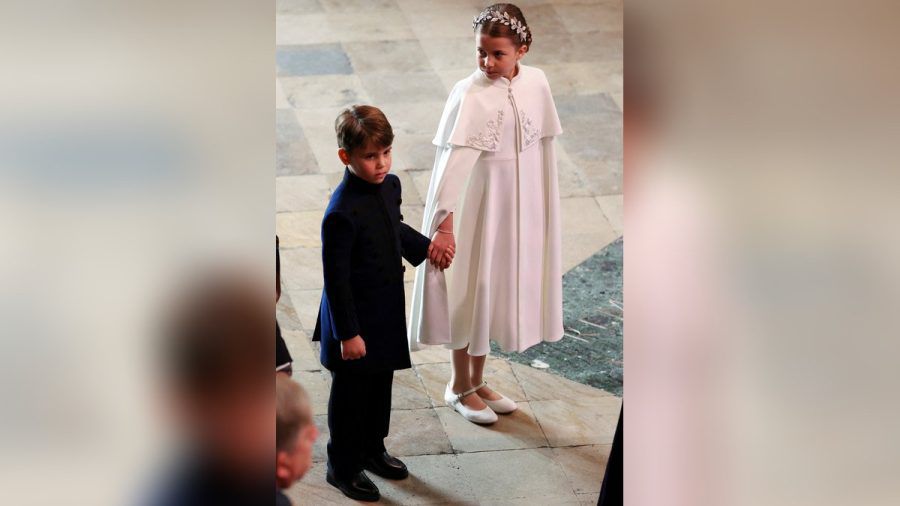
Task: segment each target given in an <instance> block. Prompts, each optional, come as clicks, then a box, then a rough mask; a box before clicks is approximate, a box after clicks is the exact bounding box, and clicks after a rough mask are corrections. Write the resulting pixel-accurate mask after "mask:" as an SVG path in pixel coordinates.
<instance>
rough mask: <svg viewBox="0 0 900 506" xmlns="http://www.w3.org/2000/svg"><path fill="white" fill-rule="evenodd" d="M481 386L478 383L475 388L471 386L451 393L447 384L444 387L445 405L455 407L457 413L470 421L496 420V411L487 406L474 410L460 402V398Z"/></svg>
mask: <svg viewBox="0 0 900 506" xmlns="http://www.w3.org/2000/svg"><path fill="white" fill-rule="evenodd" d="M479 388H481V385H478V386H477V387H475V388H471V389H469V390H466V391H465V392H463V393H461V394H455V393H453V390H452V389H451V388H450V385H447V388H446V389H444V402H446V403H447V406H450V407H451V408H453V409H455V410H456V412H457V413H459V414H461V415H462V416H463V418H465V419H466V420H468V421H470V422H474V423H479V424H485V425H486V424H490V423H494V422H496V421H497V413H494V411H493V410H492V409H491V408H489V407H487V408H484V409H479V410H475V409H472V408H469V407H467V406H466V405H465V404H463V403H462V398H463V397H465V396H467V395H470V394H474V393H475V390H478V389H479Z"/></svg>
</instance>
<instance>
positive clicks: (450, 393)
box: [409, 4, 563, 423]
mask: <svg viewBox="0 0 900 506" xmlns="http://www.w3.org/2000/svg"><path fill="white" fill-rule="evenodd" d="M473 27H474V31H475V49H476V53H477V56H476V61H477V65H478V70H476V71H475V72H473V73H472V74H471V75H470V76H469V77H467V78H465V79H463V80H462V81H460V82H458V83H456V86H454V88H453V91H452V92H451V93H450V98H449V99H448V100H447V104H446V106H445V108H444V113H443V116H442V117H441V122H440V124H439V125H438V130H437V135H436V136H435V138H434V141H433V142H434V144H435V145H436V146H437V155H436V157H435V162H434V169H433V173H432V176H431V184H430V186H429V189H428V198H427V202H426V206H425V219H424V222H423V225H422V229H423V232H425V231H426V230H427V231H428V232H427V234H428V235H430V236H431V237H432V244H433V245H434V248H433V252H432V255H431V256H432V258H431V260H432V262H430V263H427V264H428V265H425V264H423V265H421V266H419V268H418V269H417V271H416V278H415V287H414V292H413V302H412V310H411V313H410V326H409V329H410V330H409V332H410V335H409V337H410V349H412V350H416V349H419V346H418V345H419V344H444V345H446V346H447V347H448V348H449V349H451V350H452V356H451V359H452V365H453V370H452V376H451V378H450V383H449V384H448V385H447V387H446V390H445V394H444V397H445V400H446V402H447V404H448V405H449V406H451V407H453V408H454V409H455V410H456V411H458V412H459V413H460V414H461V415H462V416H464V417H465V418H466V419H468V420H470V421H473V422H476V423H492V422H494V421H496V420H497V415H496V413H509V412H511V411H514V410H515V409H516V403H515V402H513V401H511V400H510V399H508V398H506V397H504V396H503V395H501V394H499V393H497V392H495V391H493V390H491V389H490V388H489V387H488V386H487V383H486V382H484V381H483V378H482V373H483V371H484V364H485V360H486V358H487V354H488V352H489V351H490V341H491V340H492V339H493V340H494V341H496V342H497V343H499V345H500V346H501V347H502V348H503V350H504V351H519V352H521V351H525V350H526V349H528V348H529V347H531V346H533V345H535V344H537V343H539V342H541V341H558V340H559V339H561V338H562V335H563V323H562V269H561V262H560V225H559V190H558V186H557V169H556V156H555V153H554V148H553V138H554V137H555V136H557V135H559V134H560V133H562V128H561V127H560V124H559V117H558V116H557V114H556V106H555V105H554V103H553V97H552V95H551V94H550V87H549V84H548V83H547V79H546V77H545V76H544V73H543V72H542V71H540V70H538V69H536V68H533V67H527V66H525V65H521V64H520V63H519V61H520V60H521V59H522V57H524V56H525V54H526V53H527V52H528V48H529V46H530V45H531V43H532V35H531V30H530V29H529V28H528V25H527V23H526V21H525V17H524V16H523V15H522V11H521V10H519V8H518V7H516V6H515V5H512V4H495V5H491V6H490V7H487V8H486V9H484V10H483V11H482V12H481V14H479V15H478V16H476V18H475V21H474V22H473ZM454 254H455V259H454V266H453V267H452V268H450V269H449V270H448V271H446V273H445V272H444V270H443V269H442V268H441V267H443V265H444V263H442V262H441V259H442V258H443V256H444V255H446V256H447V257H450V256H453V255H454ZM435 265H437V267H435Z"/></svg>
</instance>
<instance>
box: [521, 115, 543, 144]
mask: <svg viewBox="0 0 900 506" xmlns="http://www.w3.org/2000/svg"><path fill="white" fill-rule="evenodd" d="M519 117H520V122H521V125H522V134H523V135H522V136H523V137H524V141H525V142H524V145H525V147H526V148H527V147H528V146H531V145H532V144H534V141H536V140H538V139H539V138H540V137H541V129H540V128H537V127H536V126H534V122H533V121H531V118H529V117H528V116H527V115H526V114H525V111H524V110H520V111H519Z"/></svg>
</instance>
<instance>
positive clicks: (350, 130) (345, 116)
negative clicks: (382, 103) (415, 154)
mask: <svg viewBox="0 0 900 506" xmlns="http://www.w3.org/2000/svg"><path fill="white" fill-rule="evenodd" d="M334 132H335V134H337V143H338V147H340V148H343V149H344V151H346V152H348V153H352V152H353V150H355V149H358V148H364V147H365V146H366V144H367V143H369V142H370V141H371V142H372V143H374V144H375V146H377V147H379V148H386V147H388V146H390V145H391V144H393V143H394V130H393V129H392V128H391V124H390V123H389V122H388V120H387V118H386V117H385V115H384V113H383V112H381V109H379V108H377V107H373V106H371V105H354V106H351V107H348V108H347V109H344V110H343V111H342V112H341V113H340V114H339V115H338V117H337V119H336V120H335V121H334Z"/></svg>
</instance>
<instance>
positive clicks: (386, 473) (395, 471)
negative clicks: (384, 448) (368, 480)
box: [363, 452, 409, 480]
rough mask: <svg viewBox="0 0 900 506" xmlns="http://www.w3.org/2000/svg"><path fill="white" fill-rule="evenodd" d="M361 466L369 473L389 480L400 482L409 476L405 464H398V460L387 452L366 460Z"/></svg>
mask: <svg viewBox="0 0 900 506" xmlns="http://www.w3.org/2000/svg"><path fill="white" fill-rule="evenodd" d="M363 465H364V466H365V468H366V469H368V470H369V471H372V472H373V473H375V474H377V475H378V476H381V477H382V478H387V479H389V480H402V479H403V478H406V477H407V476H409V471H408V470H407V469H406V464H404V463H403V462H400V459H397V458H395V457H392V456H391V455H390V454H389V453H388V452H382V453H381V454H380V455H375V456H372V457H369V458H367V459H366V460H365V462H363Z"/></svg>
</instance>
